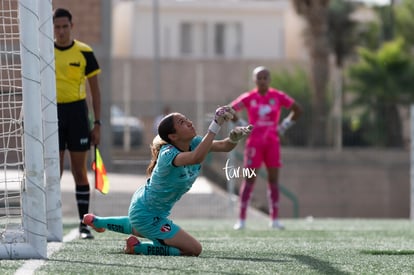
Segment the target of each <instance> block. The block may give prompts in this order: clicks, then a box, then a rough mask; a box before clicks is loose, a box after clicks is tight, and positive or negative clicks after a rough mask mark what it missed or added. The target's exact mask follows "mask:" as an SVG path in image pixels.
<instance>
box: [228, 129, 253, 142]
mask: <svg viewBox="0 0 414 275" xmlns="http://www.w3.org/2000/svg"><path fill="white" fill-rule="evenodd" d="M252 130H253V125H251V124H250V125H247V126H238V127H235V128H234V129H232V130H231V131H230V134H229V141H230V142H231V143H238V142H239V141H240V140H241V139H242V138H244V137H246V136H248V135H250V133H251V132H252Z"/></svg>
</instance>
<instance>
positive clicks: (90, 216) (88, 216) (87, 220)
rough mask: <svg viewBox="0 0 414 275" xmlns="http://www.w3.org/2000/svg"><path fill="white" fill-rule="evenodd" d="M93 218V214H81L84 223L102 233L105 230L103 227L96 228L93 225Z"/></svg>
mask: <svg viewBox="0 0 414 275" xmlns="http://www.w3.org/2000/svg"><path fill="white" fill-rule="evenodd" d="M94 219H95V215H94V214H90V213H89V214H85V215H83V220H82V222H83V223H84V224H86V225H89V226H90V227H92V228H93V230H95V231H96V232H98V233H102V232H104V231H105V228H97V227H95V226H94V225H93V220H94Z"/></svg>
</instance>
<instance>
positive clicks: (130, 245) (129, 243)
mask: <svg viewBox="0 0 414 275" xmlns="http://www.w3.org/2000/svg"><path fill="white" fill-rule="evenodd" d="M139 244H140V241H139V240H138V238H137V237H135V236H129V237H128V239H126V246H125V248H124V252H125V254H136V253H135V246H137V245H139Z"/></svg>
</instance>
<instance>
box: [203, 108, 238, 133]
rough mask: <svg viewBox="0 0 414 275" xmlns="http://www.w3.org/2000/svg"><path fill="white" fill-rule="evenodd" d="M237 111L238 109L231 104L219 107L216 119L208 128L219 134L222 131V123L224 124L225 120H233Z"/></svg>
mask: <svg viewBox="0 0 414 275" xmlns="http://www.w3.org/2000/svg"><path fill="white" fill-rule="evenodd" d="M235 113H236V111H235V110H234V109H233V108H232V107H230V106H222V107H219V108H217V110H216V113H215V115H214V120H213V121H212V122H211V124H210V126H209V127H208V130H209V131H210V132H213V133H214V134H217V133H218V132H219V131H220V128H221V125H223V123H224V122H225V121H229V120H231V119H232V118H233V116H234V114H235Z"/></svg>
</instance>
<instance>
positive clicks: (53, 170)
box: [38, 0, 63, 242]
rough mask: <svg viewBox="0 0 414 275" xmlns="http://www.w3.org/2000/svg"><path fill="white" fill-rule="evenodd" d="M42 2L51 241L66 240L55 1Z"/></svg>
mask: <svg viewBox="0 0 414 275" xmlns="http://www.w3.org/2000/svg"><path fill="white" fill-rule="evenodd" d="M38 1H39V48H40V78H41V83H42V85H41V93H42V111H43V143H44V165H45V181H46V220H47V228H48V238H47V240H48V241H59V242H60V241H62V239H63V226H62V207H61V206H62V203H61V190H60V163H59V144H58V140H59V138H58V121H57V107H56V81H55V54H54V39H53V7H52V0H38Z"/></svg>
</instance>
